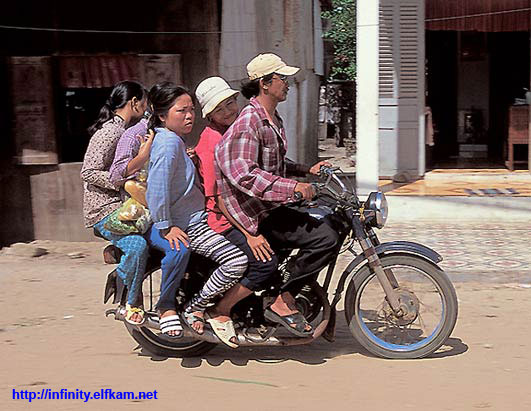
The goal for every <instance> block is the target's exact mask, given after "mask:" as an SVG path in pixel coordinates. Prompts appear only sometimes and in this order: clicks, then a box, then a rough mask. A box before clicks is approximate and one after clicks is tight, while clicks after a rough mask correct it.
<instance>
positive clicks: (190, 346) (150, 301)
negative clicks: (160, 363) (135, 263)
mask: <svg viewBox="0 0 531 411" xmlns="http://www.w3.org/2000/svg"><path fill="white" fill-rule="evenodd" d="M161 279H162V271H161V269H160V267H159V266H155V267H153V268H152V269H151V270H149V271H148V272H147V273H146V276H145V279H144V282H143V283H142V295H143V299H144V307H145V308H144V309H145V310H146V315H147V316H148V317H149V316H151V317H157V318H158V314H157V312H156V309H155V303H156V302H157V301H158V299H159V297H160V283H161ZM157 321H158V319H157ZM124 324H125V328H126V329H127V332H129V334H130V335H131V337H133V339H134V340H135V341H136V342H137V343H138V344H139V345H140V346H141V347H142V348H144V349H145V350H147V351H149V352H150V353H152V354H155V355H158V356H161V357H181V358H185V357H197V356H200V355H203V354H206V353H207V352H209V351H210V350H212V349H213V348H214V347H215V346H216V344H213V343H210V342H207V341H201V340H196V339H194V338H188V337H183V338H179V339H176V340H170V339H168V338H165V337H164V336H162V335H161V333H160V332H158V331H155V330H153V329H151V328H148V327H146V326H141V327H137V326H133V325H131V324H129V323H128V322H126V321H124Z"/></svg>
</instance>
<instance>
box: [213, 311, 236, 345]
mask: <svg viewBox="0 0 531 411" xmlns="http://www.w3.org/2000/svg"><path fill="white" fill-rule="evenodd" d="M205 318H206V321H207V323H209V324H210V326H211V327H212V331H214V334H216V335H217V337H218V338H219V339H220V340H221V342H223V343H224V344H225V345H228V346H229V347H230V348H238V347H239V344H236V343H234V342H232V341H231V339H233V338H234V339H236V341H238V337H237V336H236V331H235V330H234V323H233V322H232V320H229V321H226V322H222V321H218V320H216V319H214V318H212V317H211V316H210V315H209V314H208V313H206V312H205Z"/></svg>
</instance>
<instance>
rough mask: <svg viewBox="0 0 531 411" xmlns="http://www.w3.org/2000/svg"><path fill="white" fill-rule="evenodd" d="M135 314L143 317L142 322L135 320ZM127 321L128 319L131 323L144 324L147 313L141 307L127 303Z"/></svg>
mask: <svg viewBox="0 0 531 411" xmlns="http://www.w3.org/2000/svg"><path fill="white" fill-rule="evenodd" d="M134 314H139V315H140V317H142V320H140V322H137V321H133V320H132V319H131V317H132V316H133V315H134ZM125 321H127V322H128V323H129V324H131V325H142V324H144V323H145V322H146V313H145V312H144V310H143V309H142V308H141V307H133V306H132V305H131V304H129V303H128V304H126V305H125Z"/></svg>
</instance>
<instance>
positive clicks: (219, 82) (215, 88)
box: [195, 77, 239, 117]
mask: <svg viewBox="0 0 531 411" xmlns="http://www.w3.org/2000/svg"><path fill="white" fill-rule="evenodd" d="M238 93H239V91H236V90H233V89H231V88H230V86H229V84H228V83H227V82H226V81H225V80H223V79H222V78H221V77H209V78H207V79H205V80H203V81H202V82H201V83H199V85H198V86H197V88H196V89H195V96H196V97H197V101H199V104H200V105H201V110H202V113H203V117H206V116H207V115H208V114H210V113H211V112H212V110H214V109H215V108H216V107H217V106H218V104H219V103H221V102H222V101H223V100H225V99H227V98H229V97H232V96H235V95H236V94H238Z"/></svg>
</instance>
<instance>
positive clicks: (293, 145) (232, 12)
mask: <svg viewBox="0 0 531 411" xmlns="http://www.w3.org/2000/svg"><path fill="white" fill-rule="evenodd" d="M319 7H320V6H319V2H317V1H308V0H271V1H267V2H265V1H259V0H224V1H223V7H222V24H221V27H222V34H221V46H220V61H219V74H220V75H221V76H222V77H224V78H226V79H227V80H228V81H229V82H230V83H231V85H232V86H233V87H238V86H239V85H240V83H241V81H242V80H244V79H246V77H247V76H246V71H245V67H246V65H247V63H248V62H249V61H250V60H251V59H252V58H253V57H255V56H256V55H257V54H259V53H268V52H272V53H275V54H278V55H279V56H281V57H282V59H283V60H284V61H285V62H286V63H287V64H289V65H294V66H297V67H300V68H301V70H300V72H299V73H298V74H297V75H296V76H294V78H292V79H291V82H292V83H291V85H290V91H289V94H288V99H287V101H285V102H283V103H281V104H279V106H278V110H279V112H280V115H281V116H282V118H283V120H284V125H285V127H286V133H287V137H288V157H289V158H290V159H292V160H294V161H297V162H301V163H307V164H312V163H313V162H315V161H316V160H317V143H318V136H317V127H318V115H317V113H318V103H319V100H318V98H319V83H320V80H319V75H322V74H323V56H322V55H323V50H322V49H323V47H322V39H321V28H320V19H316V18H315V13H317V14H319V13H320V8H319ZM316 21H319V27H317V26H316V23H315V22H316ZM241 101H242V102H243V103H245V102H244V101H243V99H241Z"/></svg>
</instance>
